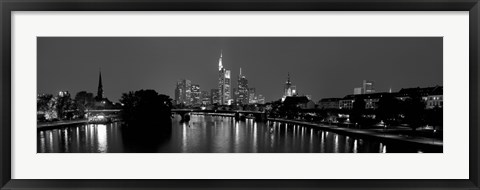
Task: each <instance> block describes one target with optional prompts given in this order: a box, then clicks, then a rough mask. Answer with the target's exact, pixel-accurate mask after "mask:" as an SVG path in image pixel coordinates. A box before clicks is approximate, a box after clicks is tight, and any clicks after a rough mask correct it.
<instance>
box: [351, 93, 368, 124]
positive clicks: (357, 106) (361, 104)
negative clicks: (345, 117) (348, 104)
mask: <svg viewBox="0 0 480 190" xmlns="http://www.w3.org/2000/svg"><path fill="white" fill-rule="evenodd" d="M352 106H353V107H352V111H351V114H350V122H352V123H355V124H357V123H358V124H361V123H362V121H363V116H362V115H363V114H364V112H365V101H364V100H363V99H362V98H355V101H354V102H353V105H352Z"/></svg>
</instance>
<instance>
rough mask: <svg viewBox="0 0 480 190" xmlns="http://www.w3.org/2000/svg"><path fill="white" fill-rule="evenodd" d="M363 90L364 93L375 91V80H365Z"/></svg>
mask: <svg viewBox="0 0 480 190" xmlns="http://www.w3.org/2000/svg"><path fill="white" fill-rule="evenodd" d="M362 90H363V94H370V93H375V88H374V81H369V80H363V85H362Z"/></svg>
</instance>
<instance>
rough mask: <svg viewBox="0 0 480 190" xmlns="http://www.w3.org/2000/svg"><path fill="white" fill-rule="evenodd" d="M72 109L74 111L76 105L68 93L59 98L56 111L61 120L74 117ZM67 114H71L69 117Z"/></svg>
mask: <svg viewBox="0 0 480 190" xmlns="http://www.w3.org/2000/svg"><path fill="white" fill-rule="evenodd" d="M72 109H74V105H73V100H72V98H71V97H70V94H68V93H66V94H65V95H63V96H58V97H57V104H56V110H57V114H58V117H59V118H60V119H66V118H67V119H68V118H71V117H72V116H73V115H72V112H71V111H72ZM67 113H69V114H68V115H67Z"/></svg>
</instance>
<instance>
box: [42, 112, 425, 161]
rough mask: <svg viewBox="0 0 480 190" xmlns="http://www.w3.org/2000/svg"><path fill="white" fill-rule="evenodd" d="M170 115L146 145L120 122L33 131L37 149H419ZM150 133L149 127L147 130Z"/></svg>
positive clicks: (278, 125) (213, 118)
mask: <svg viewBox="0 0 480 190" xmlns="http://www.w3.org/2000/svg"><path fill="white" fill-rule="evenodd" d="M179 121H180V117H179V116H176V117H175V118H174V119H173V124H172V130H171V132H168V134H162V135H158V136H156V135H153V137H152V135H151V134H150V135H149V136H148V137H149V138H151V139H150V140H149V141H148V144H145V143H136V141H138V140H136V139H133V140H132V139H131V138H127V137H128V134H122V133H125V132H124V130H122V124H121V123H111V124H106V125H103V124H80V125H71V126H66V127H61V128H58V129H49V130H39V131H38V132H37V152H39V153H105V152H110V153H133V152H145V153H151V152H154V153H156V152H158V153H386V152H418V151H422V150H419V149H417V148H413V147H405V146H403V145H396V144H395V145H389V144H384V143H381V142H378V141H375V140H372V139H361V138H353V137H349V136H344V135H339V134H335V133H333V132H327V131H322V130H318V129H315V128H312V127H305V126H299V125H293V124H285V123H279V122H255V121H253V120H252V119H247V120H246V121H238V122H237V121H235V119H234V118H232V117H220V116H204V115H194V116H192V117H191V120H190V122H189V123H188V124H186V123H180V122H179ZM145 133H148V131H145Z"/></svg>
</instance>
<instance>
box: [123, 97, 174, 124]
mask: <svg viewBox="0 0 480 190" xmlns="http://www.w3.org/2000/svg"><path fill="white" fill-rule="evenodd" d="M171 101H172V100H171V99H170V97H169V96H166V95H162V94H158V93H157V92H156V91H155V90H139V91H135V92H128V93H124V94H123V95H122V97H121V99H120V102H121V103H123V105H124V106H123V108H122V111H121V113H120V115H121V117H122V119H123V121H124V122H125V123H126V124H127V125H135V126H137V127H142V128H145V127H153V128H158V127H163V128H170V127H171V108H172V102H171Z"/></svg>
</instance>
